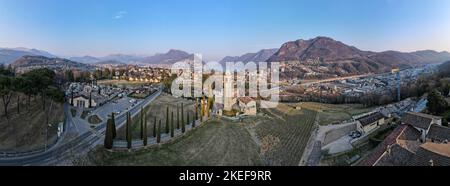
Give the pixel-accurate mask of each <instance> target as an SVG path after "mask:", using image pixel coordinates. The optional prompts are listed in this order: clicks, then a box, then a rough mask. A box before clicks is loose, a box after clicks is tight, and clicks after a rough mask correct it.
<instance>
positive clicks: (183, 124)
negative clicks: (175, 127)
mask: <svg viewBox="0 0 450 186" xmlns="http://www.w3.org/2000/svg"><path fill="white" fill-rule="evenodd" d="M181 115H183V114H181ZM182 120H183V122H182V123H181V132H182V133H184V132H186V123H184V118H182Z"/></svg>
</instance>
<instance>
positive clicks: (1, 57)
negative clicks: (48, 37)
mask: <svg viewBox="0 0 450 186" xmlns="http://www.w3.org/2000/svg"><path fill="white" fill-rule="evenodd" d="M22 56H45V57H56V56H55V55H53V54H50V53H48V52H46V51H42V50H37V49H28V48H22V47H21V48H0V64H10V63H12V62H14V61H16V60H18V59H19V58H21V57H22Z"/></svg>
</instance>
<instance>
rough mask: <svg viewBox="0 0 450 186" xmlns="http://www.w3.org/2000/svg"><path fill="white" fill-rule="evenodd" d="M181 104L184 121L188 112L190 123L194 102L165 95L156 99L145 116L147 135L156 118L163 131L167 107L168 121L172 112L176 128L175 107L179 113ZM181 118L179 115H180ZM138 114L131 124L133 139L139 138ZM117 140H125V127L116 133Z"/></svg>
mask: <svg viewBox="0 0 450 186" xmlns="http://www.w3.org/2000/svg"><path fill="white" fill-rule="evenodd" d="M181 103H183V105H184V112H185V114H184V118H185V122H187V121H186V117H187V115H186V112H187V111H189V112H190V114H189V116H190V118H191V119H190V121H192V116H193V114H194V110H195V109H194V101H192V100H187V99H182V98H176V97H173V96H170V95H167V94H161V95H160V96H159V97H157V98H156V99H155V100H154V101H153V102H152V103H151V104H150V105H149V106H148V107H147V108H146V110H147V112H146V114H147V115H146V116H147V125H148V127H147V134H148V135H149V136H150V135H152V134H153V123H154V118H155V117H156V118H157V122H158V121H159V120H161V128H162V129H163V131H164V129H165V124H166V109H167V107H169V119H170V117H171V114H170V113H171V112H172V111H173V112H174V113H173V114H174V115H173V117H174V126H176V122H177V114H176V112H177V105H179V107H180V112H181ZM180 118H181V115H180ZM139 121H140V114H138V115H137V116H136V117H135V118H133V120H132V122H133V124H132V135H131V136H132V137H133V138H135V139H138V138H139V135H140V130H141V129H140V124H139ZM180 123H181V119H180ZM117 139H125V127H122V128H120V129H119V130H118V131H117Z"/></svg>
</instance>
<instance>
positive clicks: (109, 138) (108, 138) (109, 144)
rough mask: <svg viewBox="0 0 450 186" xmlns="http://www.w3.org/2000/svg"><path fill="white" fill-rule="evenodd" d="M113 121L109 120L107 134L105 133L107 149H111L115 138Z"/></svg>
mask: <svg viewBox="0 0 450 186" xmlns="http://www.w3.org/2000/svg"><path fill="white" fill-rule="evenodd" d="M112 135H113V133H112V120H111V119H108V121H107V122H106V133H105V141H104V146H105V148H106V149H111V148H112V146H113V139H112V138H113V137H112Z"/></svg>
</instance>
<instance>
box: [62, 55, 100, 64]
mask: <svg viewBox="0 0 450 186" xmlns="http://www.w3.org/2000/svg"><path fill="white" fill-rule="evenodd" d="M68 59H69V60H71V61H76V62H80V63H97V62H99V61H101V59H99V58H96V57H92V56H82V57H69V58H68Z"/></svg>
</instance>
